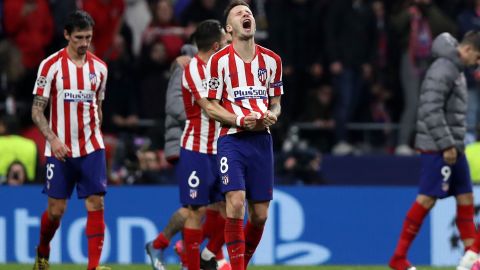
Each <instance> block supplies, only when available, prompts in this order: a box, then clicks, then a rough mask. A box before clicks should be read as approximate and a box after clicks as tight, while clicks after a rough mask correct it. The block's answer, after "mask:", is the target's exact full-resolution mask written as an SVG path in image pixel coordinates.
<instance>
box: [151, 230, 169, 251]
mask: <svg viewBox="0 0 480 270" xmlns="http://www.w3.org/2000/svg"><path fill="white" fill-rule="evenodd" d="M168 245H170V240H168V239H167V237H165V235H164V234H163V232H161V233H160V234H158V236H157V238H155V240H153V247H154V248H156V249H165V248H166V247H168Z"/></svg>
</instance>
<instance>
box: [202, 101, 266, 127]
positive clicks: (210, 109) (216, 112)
mask: <svg viewBox="0 0 480 270" xmlns="http://www.w3.org/2000/svg"><path fill="white" fill-rule="evenodd" d="M196 102H197V104H198V105H200V107H202V109H203V110H204V111H205V112H206V113H207V114H208V117H210V118H212V119H215V120H216V121H218V122H220V123H222V124H226V125H230V126H237V127H241V128H245V129H247V130H252V129H253V128H254V127H255V124H256V120H257V118H256V116H255V114H253V113H252V114H249V115H247V116H239V115H236V114H233V113H231V112H229V111H227V110H226V109H225V108H223V107H222V106H221V105H220V103H219V102H220V101H219V100H216V99H213V100H208V99H207V98H201V99H198V100H197V101H196Z"/></svg>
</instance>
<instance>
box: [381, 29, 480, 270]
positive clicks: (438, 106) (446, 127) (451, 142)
mask: <svg viewBox="0 0 480 270" xmlns="http://www.w3.org/2000/svg"><path fill="white" fill-rule="evenodd" d="M432 52H433V54H434V56H436V59H435V61H434V62H433V63H432V65H431V66H430V67H429V69H428V70H427V73H426V75H425V79H424V81H423V83H422V87H421V91H420V99H419V107H418V115H417V134H416V138H415V147H416V148H417V149H418V150H419V151H420V152H421V156H420V157H421V160H422V171H421V175H420V188H419V192H418V195H417V198H416V200H415V202H414V203H413V205H412V207H411V208H410V210H409V211H408V213H407V217H406V218H405V221H404V223H403V228H402V232H401V235H400V239H399V241H398V244H397V247H396V249H395V252H394V255H393V257H392V259H391V260H390V263H389V265H390V267H391V268H392V269H395V270H405V269H415V267H413V266H412V265H411V263H410V262H409V261H408V260H407V252H408V249H409V247H410V244H411V243H412V241H413V240H414V239H415V236H416V235H417V233H418V231H419V230H420V226H421V225H422V223H423V220H424V218H425V216H426V215H427V214H428V212H429V211H430V209H432V207H433V206H434V205H435V202H436V200H437V199H442V198H445V197H449V196H455V199H456V202H457V218H456V224H457V228H458V230H459V232H460V237H461V239H462V241H463V243H464V246H465V248H466V249H468V248H471V246H472V244H473V242H474V238H475V224H474V222H473V217H474V206H473V195H472V183H471V180H470V173H469V169H468V163H467V160H466V158H465V154H464V149H465V146H464V143H463V142H464V139H465V131H466V124H465V117H466V110H467V89H466V83H465V76H464V73H463V70H464V69H465V67H467V66H474V65H477V64H479V63H480V33H479V32H469V33H467V34H466V35H465V36H464V38H463V40H462V42H460V44H459V43H458V42H457V40H456V39H455V38H454V37H452V36H451V35H450V34H448V33H443V34H441V35H439V36H438V37H437V38H435V40H434V42H433V46H432ZM473 261H474V259H473V260H470V262H469V266H466V268H461V269H470V267H471V266H472V264H473ZM464 266H465V265H464Z"/></svg>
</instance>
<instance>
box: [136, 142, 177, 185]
mask: <svg viewBox="0 0 480 270" xmlns="http://www.w3.org/2000/svg"><path fill="white" fill-rule="evenodd" d="M137 157H138V161H139V173H138V178H137V180H136V182H135V184H173V183H174V181H172V180H171V179H174V177H173V175H169V174H168V173H169V171H168V170H167V169H170V168H171V167H170V165H169V164H168V162H167V161H166V159H165V156H164V154H163V152H162V151H158V152H157V151H152V150H145V151H138V152H137Z"/></svg>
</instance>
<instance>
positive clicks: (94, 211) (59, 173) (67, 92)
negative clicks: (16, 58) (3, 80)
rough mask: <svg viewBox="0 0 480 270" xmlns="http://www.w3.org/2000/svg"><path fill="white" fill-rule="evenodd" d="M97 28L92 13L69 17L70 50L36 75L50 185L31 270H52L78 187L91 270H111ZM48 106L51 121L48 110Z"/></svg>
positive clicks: (36, 117) (37, 113)
mask: <svg viewBox="0 0 480 270" xmlns="http://www.w3.org/2000/svg"><path fill="white" fill-rule="evenodd" d="M93 26H94V22H93V20H92V18H91V17H90V15H89V14H88V13H86V12H84V11H75V12H73V13H72V14H70V16H69V17H68V20H67V23H66V25H65V30H64V35H65V38H66V39H67V41H68V45H67V47H66V48H64V49H62V50H60V51H58V52H56V53H54V54H53V55H51V56H49V57H48V58H47V59H45V60H44V61H43V62H42V63H41V64H40V67H39V69H38V78H37V81H36V85H35V88H34V91H33V94H34V95H35V97H34V100H33V106H32V119H33V122H34V123H35V124H36V125H37V127H38V128H39V129H40V131H41V132H42V134H43V135H44V136H45V138H46V140H47V144H46V148H45V156H47V165H46V167H47V168H46V169H47V171H46V176H47V181H46V182H45V187H44V189H43V192H44V193H45V194H47V196H48V208H47V210H46V211H45V212H44V213H43V215H42V219H41V225H40V243H39V245H38V247H37V256H36V259H35V265H34V267H33V269H39V270H40V269H42V270H43V269H49V264H48V257H49V253H50V241H51V239H52V238H53V236H54V235H55V231H56V230H57V228H58V226H59V225H60V220H61V218H62V216H63V213H64V212H65V208H66V206H67V199H69V198H70V196H71V194H72V192H73V189H74V188H75V186H76V188H77V195H78V198H80V199H85V207H86V209H87V211H88V214H87V226H86V235H87V239H88V270H92V269H96V270H106V269H110V268H108V267H104V266H98V264H99V260H100V255H101V252H102V247H103V238H104V230H105V223H104V218H103V208H104V206H103V204H104V202H103V196H104V195H105V193H106V187H107V177H106V162H105V150H104V148H105V146H104V144H103V138H102V133H101V131H100V126H101V122H102V100H103V99H104V95H105V84H106V81H107V66H106V64H105V63H104V62H103V61H102V60H100V59H99V58H98V57H96V56H95V55H93V54H91V53H90V52H89V51H88V47H89V46H90V42H91V40H92V35H93ZM49 100H50V118H49V121H47V119H46V118H45V115H44V110H45V108H46V107H47V104H48V103H49Z"/></svg>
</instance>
